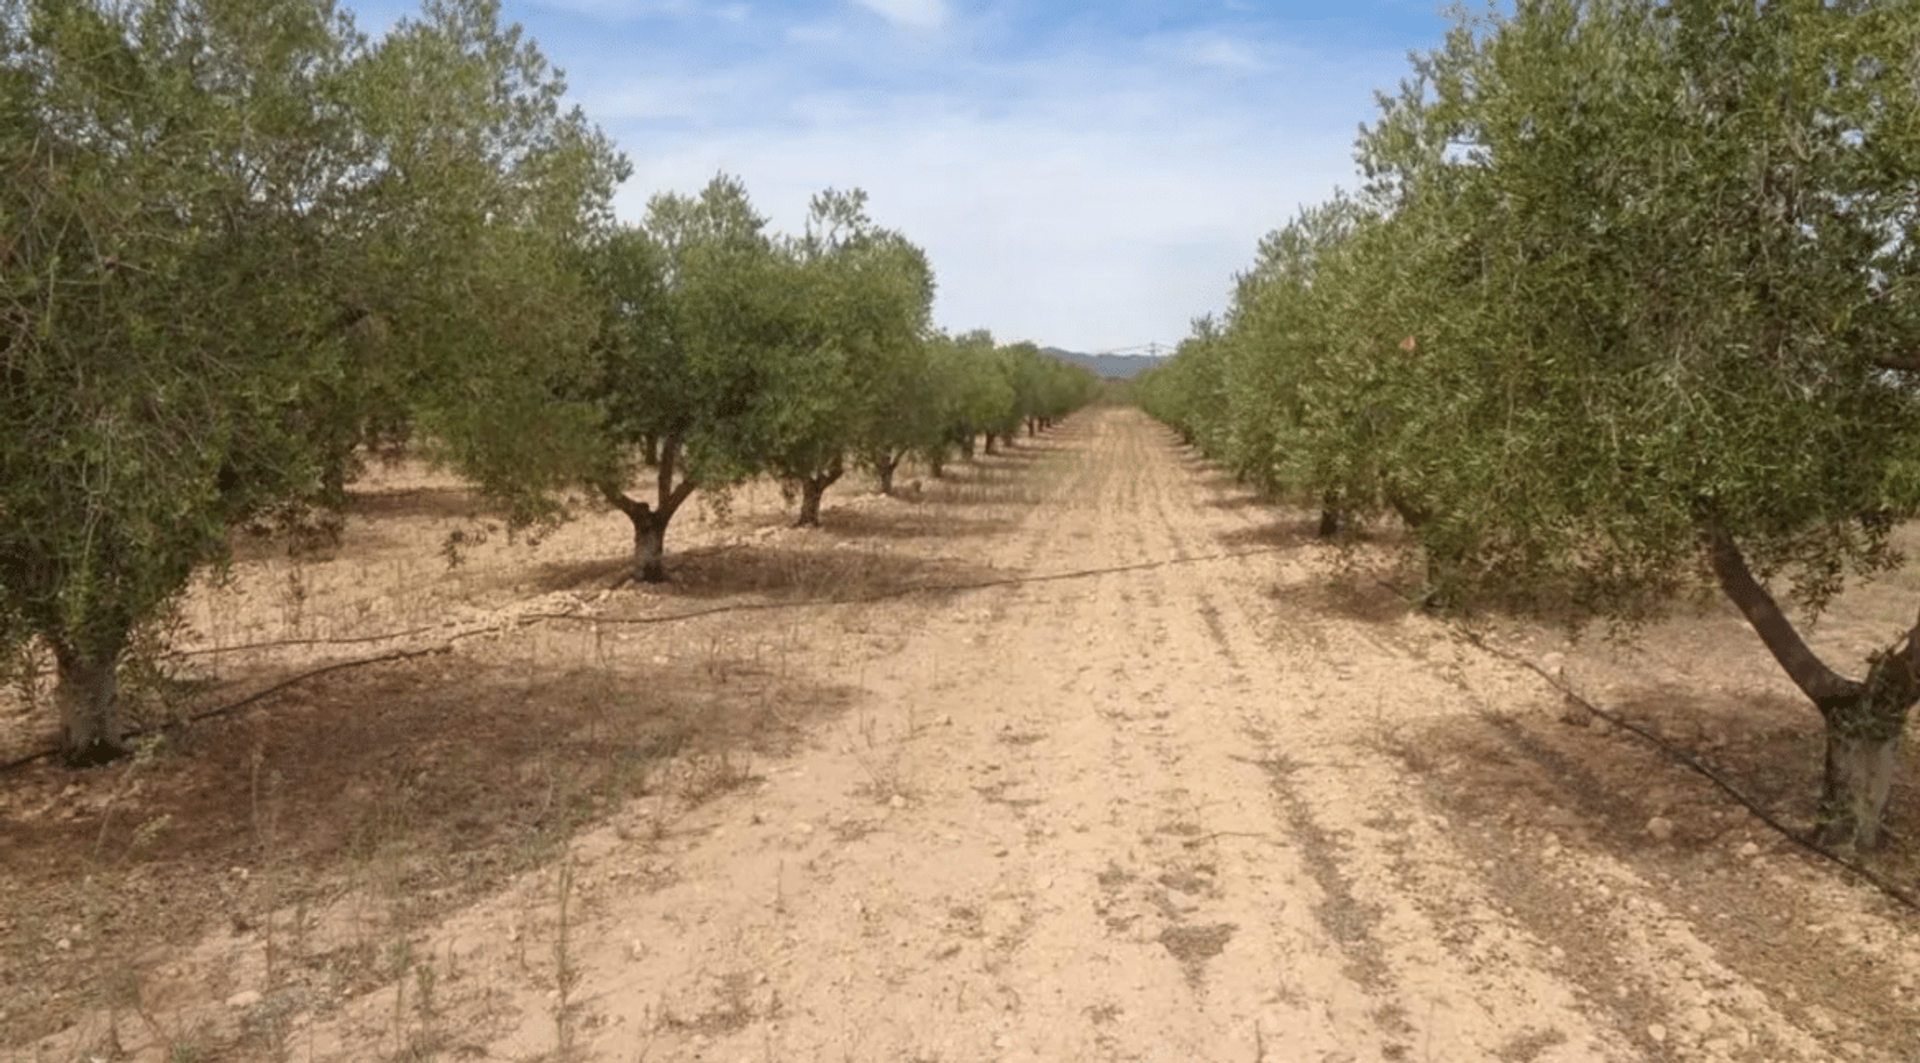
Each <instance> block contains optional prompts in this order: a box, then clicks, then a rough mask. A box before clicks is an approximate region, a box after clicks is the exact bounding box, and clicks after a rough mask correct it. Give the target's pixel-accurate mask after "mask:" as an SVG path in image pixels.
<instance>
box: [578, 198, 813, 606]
mask: <svg viewBox="0 0 1920 1063" xmlns="http://www.w3.org/2000/svg"><path fill="white" fill-rule="evenodd" d="M766 226H767V219H766V218H764V217H762V216H761V215H760V214H759V213H758V212H756V211H755V210H754V207H753V204H752V201H751V199H750V197H749V196H748V194H747V189H746V186H745V185H744V184H742V183H741V182H740V181H739V180H738V179H737V178H733V177H729V176H725V175H721V176H717V177H715V178H714V179H713V180H712V181H710V182H709V183H708V184H707V185H706V187H705V188H703V189H702V190H701V191H700V192H699V193H698V194H697V195H691V196H689V195H682V194H678V193H661V194H659V195H656V196H654V197H653V199H652V200H651V201H650V202H649V203H648V206H647V214H646V218H645V221H644V222H643V223H642V224H641V225H640V226H637V227H633V226H627V227H619V228H616V229H614V230H612V231H610V232H609V233H608V234H606V236H605V237H604V239H603V240H601V241H600V242H599V243H598V244H596V246H595V247H594V248H593V249H592V251H591V252H590V254H589V256H588V261H589V263H590V266H589V269H588V273H589V274H590V275H591V276H592V277H593V278H594V284H595V291H596V293H597V297H598V305H599V307H600V310H601V316H602V320H601V324H600V328H599V332H598V339H597V340H596V341H595V342H594V344H593V345H592V350H593V352H594V357H595V363H596V370H595V374H594V376H593V379H592V381H591V383H590V384H589V385H588V387H587V389H586V391H585V392H584V394H585V396H586V397H587V398H589V399H590V400H591V401H592V402H594V403H595V404H596V405H597V406H598V407H599V408H600V410H601V419H600V421H599V424H598V432H597V437H596V441H595V446H594V448H593V451H592V453H591V454H590V455H589V456H588V457H587V459H586V460H585V461H583V462H582V463H581V464H580V465H579V466H578V467H577V468H576V469H575V470H574V472H575V474H576V475H577V476H579V477H580V478H581V479H583V480H584V481H585V482H586V484H587V486H588V487H589V488H590V489H592V490H593V491H595V492H596V493H597V494H598V495H599V496H600V497H601V498H603V499H605V500H606V501H607V503H608V504H610V505H612V506H613V507H614V508H616V509H618V510H620V511H621V512H622V513H624V514H626V516H627V518H628V519H629V521H631V522H632V525H633V535H634V546H633V571H632V576H633V578H634V579H636V580H640V581H642V582H648V583H658V582H661V581H664V580H665V579H666V578H667V577H666V561H665V556H666V555H665V551H666V534H667V528H668V525H669V524H670V523H671V522H672V520H673V517H674V514H675V513H676V512H678V511H679V509H680V507H681V506H682V505H683V504H684V503H685V502H686V500H687V499H688V498H690V497H692V495H693V493H694V492H695V491H696V490H699V489H700V488H701V487H702V486H703V485H704V486H707V487H710V488H716V489H724V488H726V487H728V486H730V485H733V484H737V483H739V482H740V481H741V480H743V479H745V478H746V477H748V476H750V475H752V474H753V473H754V472H755V471H756V469H757V466H756V463H755V459H754V430H753V422H754V415H755V411H756V410H757V408H758V405H759V402H760V398H759V396H760V393H761V391H763V390H764V389H765V387H766V386H767V381H768V373H767V370H766V367H765V364H764V362H765V355H766V352H767V351H768V350H769V349H771V348H772V347H773V346H774V345H776V344H777V343H779V342H780V341H781V338H782V336H783V334H784V333H783V330H782V327H781V323H780V314H779V308H778V300H779V299H781V298H783V296H782V295H781V293H780V288H781V286H782V284H783V283H784V282H785V281H786V279H787V278H786V277H785V275H784V274H783V272H782V267H781V263H780V260H779V254H778V250H777V247H776V244H775V241H774V239H773V237H772V236H771V234H769V233H768V232H767V231H766ZM649 461H651V463H652V465H653V469H652V472H651V479H652V488H653V490H652V492H651V497H650V498H635V497H633V495H632V494H631V493H630V485H631V484H632V482H633V481H634V479H635V478H636V476H637V475H638V474H639V473H640V471H641V470H642V469H644V468H645V467H646V465H647V464H648V463H649Z"/></svg>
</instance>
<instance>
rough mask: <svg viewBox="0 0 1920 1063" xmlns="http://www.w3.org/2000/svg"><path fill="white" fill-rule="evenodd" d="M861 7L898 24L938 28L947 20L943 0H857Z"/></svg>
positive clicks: (918, 27) (917, 27)
mask: <svg viewBox="0 0 1920 1063" xmlns="http://www.w3.org/2000/svg"><path fill="white" fill-rule="evenodd" d="M855 2H856V3H858V4H859V5H860V6H861V7H864V8H866V9H867V10H869V11H871V12H873V13H874V14H876V15H879V16H880V17H881V18H884V19H886V20H887V21H888V22H891V23H893V24H895V25H897V26H908V27H912V28H913V29H938V28H940V26H941V25H942V24H944V23H945V22H946V21H947V8H946V5H945V4H943V3H941V0H855Z"/></svg>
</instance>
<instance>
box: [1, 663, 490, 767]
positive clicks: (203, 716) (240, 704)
mask: <svg viewBox="0 0 1920 1063" xmlns="http://www.w3.org/2000/svg"><path fill="white" fill-rule="evenodd" d="M452 649H453V645H452V644H451V643H448V644H445V645H440V646H429V647H427V648H425V649H420V650H395V651H393V652H392V653H383V654H381V655H380V656H378V657H363V658H360V659H358V660H352V661H335V662H334V663H332V664H329V665H324V666H322V667H319V668H315V669H312V670H311V671H306V672H301V673H300V674H299V675H296V676H293V677H291V678H288V679H283V680H281V681H280V682H278V683H275V684H273V685H272V686H270V687H267V688H265V689H264V690H256V691H254V692H253V693H251V694H248V695H247V696H246V697H244V698H241V699H240V700H239V701H236V702H233V703H232V704H230V705H222V706H220V707H219V708H217V709H208V710H207V711H205V712H196V713H194V714H193V715H191V716H188V717H187V718H186V720H185V721H184V722H187V723H198V722H199V721H201V720H211V719H213V718H214V717H216V716H227V715H230V714H232V713H235V712H238V711H240V710H241V709H244V708H246V707H247V706H248V705H251V704H253V703H254V702H256V701H259V700H260V699H261V698H264V697H266V696H267V695H269V694H275V693H278V692H280V691H282V690H285V689H287V688H288V687H290V686H294V685H296V684H299V683H304V682H306V681H307V680H309V679H312V678H314V677H315V676H321V675H326V674H327V673H328V672H338V671H342V670H344V669H347V668H358V667H360V666H361V665H367V664H383V663H385V662H387V661H404V660H408V659H410V658H413V657H428V656H431V655H433V654H436V653H447V652H449V651H451V650H452ZM163 726H164V725H163ZM153 731H154V729H153V728H143V729H141V730H137V731H129V732H128V733H127V735H126V737H128V738H139V737H141V736H143V735H148V734H152V733H153ZM59 752H60V751H59V750H58V749H43V750H41V751H40V752H38V753H30V754H28V755H27V756H24V757H22V758H20V759H19V760H16V761H13V762H11V763H8V764H0V775H5V774H7V773H8V772H11V771H14V770H16V769H19V768H24V767H26V766H27V765H29V764H32V763H35V762H37V761H42V760H46V759H47V758H49V757H52V756H55V755H56V754H58V753H59Z"/></svg>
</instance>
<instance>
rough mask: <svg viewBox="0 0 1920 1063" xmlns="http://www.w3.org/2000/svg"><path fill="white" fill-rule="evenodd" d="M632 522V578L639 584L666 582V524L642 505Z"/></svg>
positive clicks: (628, 515)
mask: <svg viewBox="0 0 1920 1063" xmlns="http://www.w3.org/2000/svg"><path fill="white" fill-rule="evenodd" d="M639 509H640V512H639V513H637V514H636V513H631V512H630V513H628V514H627V517H628V518H629V519H631V520H632V521H633V578H634V579H636V580H638V581H639V582H641V583H665V582H666V581H667V522H666V521H665V520H664V519H662V518H661V517H660V516H659V515H658V514H656V513H654V512H653V510H652V507H650V506H647V505H646V504H645V503H642V504H641V505H640V507H639Z"/></svg>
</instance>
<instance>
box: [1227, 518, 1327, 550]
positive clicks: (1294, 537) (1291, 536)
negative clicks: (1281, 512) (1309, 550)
mask: <svg viewBox="0 0 1920 1063" xmlns="http://www.w3.org/2000/svg"><path fill="white" fill-rule="evenodd" d="M1214 538H1216V539H1218V540H1219V541H1220V544H1221V545H1222V546H1226V547H1230V548H1233V549H1246V548H1249V547H1258V546H1268V547H1289V546H1306V545H1309V544H1311V543H1317V542H1320V541H1321V539H1320V521H1319V519H1318V518H1306V517H1300V516H1286V517H1282V518H1281V519H1278V520H1275V521H1273V522H1272V523H1269V524H1256V525H1252V526H1250V527H1246V528H1234V529H1232V530H1230V531H1223V532H1220V533H1218V534H1216V535H1215V536H1214Z"/></svg>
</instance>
